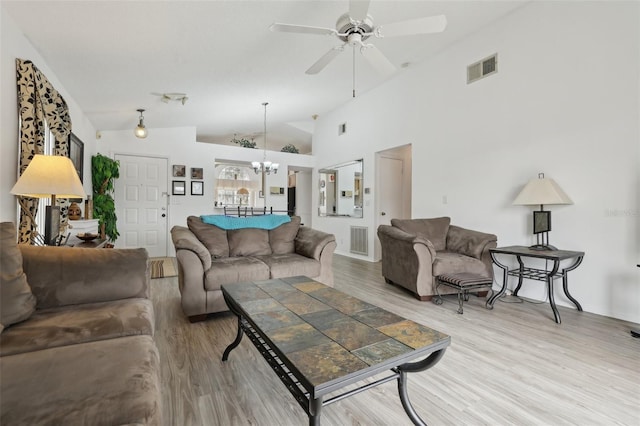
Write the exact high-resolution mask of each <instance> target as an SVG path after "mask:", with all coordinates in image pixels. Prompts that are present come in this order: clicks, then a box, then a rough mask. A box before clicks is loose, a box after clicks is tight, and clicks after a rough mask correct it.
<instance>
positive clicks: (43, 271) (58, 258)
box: [19, 245, 151, 309]
mask: <svg viewBox="0 0 640 426" xmlns="http://www.w3.org/2000/svg"><path fill="white" fill-rule="evenodd" d="M19 248H20V251H21V252H22V268H23V270H24V272H25V274H26V276H27V281H28V282H29V285H30V286H31V291H32V292H33V294H34V295H35V296H36V299H37V309H45V308H52V307H58V306H65V305H77V304H83V303H96V302H108V301H113V300H120V299H129V298H135V297H141V298H147V299H148V298H149V280H150V274H151V272H150V269H149V267H148V260H149V255H148V253H147V250H145V249H143V248H140V249H89V248H87V249H83V248H75V247H47V246H28V245H19Z"/></svg>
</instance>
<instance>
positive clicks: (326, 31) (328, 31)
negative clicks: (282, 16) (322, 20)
mask: <svg viewBox="0 0 640 426" xmlns="http://www.w3.org/2000/svg"><path fill="white" fill-rule="evenodd" d="M269 29H270V30H271V31H275V32H281V33H298V34H320V35H332V34H337V33H338V32H337V31H336V30H335V29H333V28H323V27H309V26H307V25H293V24H279V23H277V22H276V23H273V24H271V26H270V27H269Z"/></svg>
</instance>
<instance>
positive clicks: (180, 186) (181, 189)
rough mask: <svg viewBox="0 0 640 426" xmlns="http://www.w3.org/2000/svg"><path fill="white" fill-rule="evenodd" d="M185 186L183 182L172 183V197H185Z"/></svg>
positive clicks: (175, 181)
mask: <svg viewBox="0 0 640 426" xmlns="http://www.w3.org/2000/svg"><path fill="white" fill-rule="evenodd" d="M185 192H186V191H185V185H184V181H183V180H174V181H171V194H172V195H185Z"/></svg>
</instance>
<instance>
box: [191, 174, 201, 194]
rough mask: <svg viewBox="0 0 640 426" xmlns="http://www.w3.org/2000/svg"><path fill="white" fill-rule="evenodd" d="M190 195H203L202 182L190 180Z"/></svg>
mask: <svg viewBox="0 0 640 426" xmlns="http://www.w3.org/2000/svg"><path fill="white" fill-rule="evenodd" d="M192 170H193V169H192ZM200 170H202V169H200ZM191 195H204V182H199V181H195V180H193V181H191Z"/></svg>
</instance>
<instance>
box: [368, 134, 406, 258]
mask: <svg viewBox="0 0 640 426" xmlns="http://www.w3.org/2000/svg"><path fill="white" fill-rule="evenodd" d="M411 174H412V170H411V145H410V144H409V145H403V146H400V147H396V148H392V149H389V150H385V151H380V152H377V153H376V187H377V188H378V190H377V191H376V210H375V211H376V219H375V228H376V229H378V226H380V225H389V224H391V219H394V218H398V219H407V218H410V217H411ZM375 235H376V238H375V247H374V261H379V260H380V258H381V248H380V241H379V240H378V237H377V233H375Z"/></svg>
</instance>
